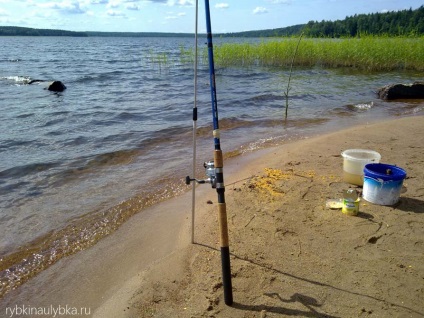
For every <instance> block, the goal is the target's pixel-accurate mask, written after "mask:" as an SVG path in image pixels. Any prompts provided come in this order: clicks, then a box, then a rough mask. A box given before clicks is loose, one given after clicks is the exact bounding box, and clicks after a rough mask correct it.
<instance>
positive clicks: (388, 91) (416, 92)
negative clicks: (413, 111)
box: [377, 82, 424, 100]
mask: <svg viewBox="0 0 424 318" xmlns="http://www.w3.org/2000/svg"><path fill="white" fill-rule="evenodd" d="M377 94H378V96H379V97H380V98H381V99H384V100H393V99H421V98H424V82H415V83H413V84H392V85H387V86H384V87H381V88H380V89H379V90H378V91H377Z"/></svg>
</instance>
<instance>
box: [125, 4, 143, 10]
mask: <svg viewBox="0 0 424 318" xmlns="http://www.w3.org/2000/svg"><path fill="white" fill-rule="evenodd" d="M125 8H126V9H128V10H133V11H139V10H140V7H139V6H138V5H137V4H135V3H130V4H127V5H126V6H125Z"/></svg>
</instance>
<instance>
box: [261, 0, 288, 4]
mask: <svg viewBox="0 0 424 318" xmlns="http://www.w3.org/2000/svg"><path fill="white" fill-rule="evenodd" d="M265 1H266V2H269V3H272V4H280V3H283V4H290V3H291V0H265Z"/></svg>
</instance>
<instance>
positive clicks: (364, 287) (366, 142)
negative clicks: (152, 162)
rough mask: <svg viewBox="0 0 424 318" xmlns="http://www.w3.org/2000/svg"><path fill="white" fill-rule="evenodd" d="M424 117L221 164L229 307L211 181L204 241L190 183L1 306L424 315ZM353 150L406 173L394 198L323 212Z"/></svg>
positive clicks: (102, 313) (104, 313) (158, 313)
mask: <svg viewBox="0 0 424 318" xmlns="http://www.w3.org/2000/svg"><path fill="white" fill-rule="evenodd" d="M423 123H424V117H423V116H415V117H409V118H402V119H397V120H393V121H388V122H382V123H376V124H371V125H362V126H358V127H354V128H351V129H347V130H343V131H339V132H335V133H331V134H327V135H323V136H318V137H314V138H310V139H307V140H301V141H296V142H292V143H289V144H285V145H281V146H278V147H274V148H269V149H265V150H261V151H257V152H255V153H251V154H247V155H243V156H239V157H236V158H232V159H230V160H228V162H225V167H224V171H225V181H226V200H227V211H228V222H229V231H230V251H231V253H232V256H231V262H232V275H233V279H232V280H233V293H234V305H233V306H232V307H229V306H226V305H225V304H224V301H223V290H222V284H221V267H220V253H219V242H218V240H219V234H218V223H217V204H216V201H217V198H216V192H215V190H213V189H211V188H210V186H207V185H206V186H205V185H203V186H199V187H197V202H198V204H197V209H196V227H195V242H196V243H195V244H191V243H190V241H191V228H190V225H191V191H189V192H187V193H185V194H184V195H181V196H179V197H176V198H173V199H170V200H168V201H166V202H162V203H160V204H157V205H155V206H153V207H150V208H148V209H146V210H145V211H143V212H142V213H139V214H137V215H135V216H134V217H132V218H131V219H130V220H129V221H128V222H126V223H125V224H124V225H123V226H121V227H120V228H119V229H118V230H117V231H116V232H115V233H113V234H112V235H110V236H108V237H106V238H105V239H103V240H101V241H100V242H99V243H97V244H96V245H95V246H93V247H91V248H89V249H87V250H85V251H82V252H79V253H77V254H75V255H72V256H70V257H67V258H64V259H62V260H60V261H59V262H58V263H56V264H55V265H53V266H51V267H50V268H48V269H46V270H45V271H43V272H41V273H40V274H39V275H37V276H36V277H34V278H33V279H31V280H30V281H28V282H27V283H25V284H24V285H22V286H21V287H19V288H18V289H16V290H14V291H12V292H10V293H8V294H7V295H6V296H5V297H4V298H3V299H1V300H0V310H1V311H0V312H2V314H4V313H5V310H6V308H7V307H15V306H22V305H25V306H34V307H37V308H39V307H47V306H59V305H60V306H65V305H69V306H72V307H76V308H89V309H90V313H91V316H94V317H285V316H293V315H298V316H303V317H368V316H370V317H422V316H424V308H423V305H422V304H423V302H424V288H423V286H424V284H423V282H424V254H423V251H424V219H423V215H424V214H423V213H424V187H423V179H424V169H423V167H424V159H423V158H424V142H423V139H422V136H423V135H424V125H423ZM350 148H364V149H372V150H376V151H378V152H379V153H380V154H381V155H382V160H381V162H384V163H390V164H396V165H398V166H400V167H402V168H404V169H405V170H406V171H407V173H408V177H407V179H406V180H405V182H404V186H405V190H406V191H404V192H403V193H402V194H401V199H400V201H399V203H398V204H396V205H395V206H391V207H389V206H380V205H374V204H371V203H368V202H366V201H361V205H360V213H359V215H358V216H356V217H352V216H347V215H344V214H343V213H342V212H341V211H340V210H331V209H328V208H326V206H325V203H326V200H327V199H333V198H340V197H341V196H342V192H343V190H346V189H347V188H349V185H348V184H346V183H345V182H343V180H342V158H341V157H340V153H341V151H343V150H345V149H350ZM224 151H225V149H224ZM183 177H184V176H182V178H183ZM358 189H359V190H361V189H360V188H358ZM208 201H212V204H209V203H210V202H209V203H208Z"/></svg>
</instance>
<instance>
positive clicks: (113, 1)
mask: <svg viewBox="0 0 424 318" xmlns="http://www.w3.org/2000/svg"><path fill="white" fill-rule="evenodd" d="M120 5H121V1H120V0H110V1H109V3H108V4H107V6H106V8H118V7H119V6H120Z"/></svg>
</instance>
